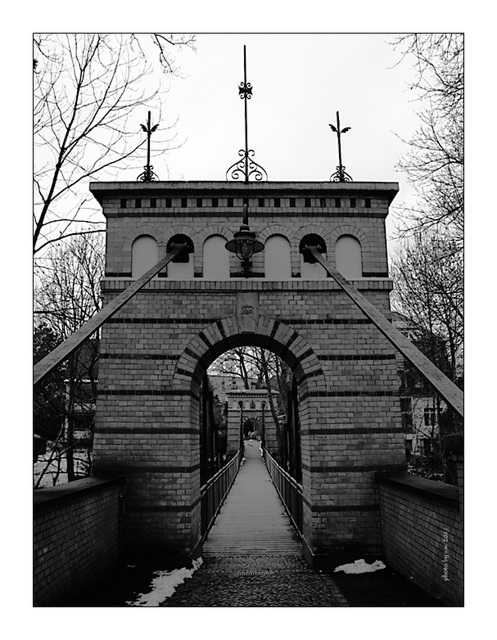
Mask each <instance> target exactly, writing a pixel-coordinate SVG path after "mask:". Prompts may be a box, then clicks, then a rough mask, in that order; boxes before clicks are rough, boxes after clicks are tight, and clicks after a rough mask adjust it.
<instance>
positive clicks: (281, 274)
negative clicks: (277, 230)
mask: <svg viewBox="0 0 497 640" xmlns="http://www.w3.org/2000/svg"><path fill="white" fill-rule="evenodd" d="M264 272H265V276H266V278H268V279H269V280H289V279H290V278H291V277H292V264H291V254H290V243H289V242H288V240H287V238H285V236H282V235H274V236H270V237H269V238H268V239H267V240H266V244H265V247H264Z"/></svg>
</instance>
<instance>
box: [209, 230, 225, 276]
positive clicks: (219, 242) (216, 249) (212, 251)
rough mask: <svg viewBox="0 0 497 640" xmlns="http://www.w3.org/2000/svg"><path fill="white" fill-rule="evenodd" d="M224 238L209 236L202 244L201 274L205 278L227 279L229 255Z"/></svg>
mask: <svg viewBox="0 0 497 640" xmlns="http://www.w3.org/2000/svg"><path fill="white" fill-rule="evenodd" d="M225 245H226V238H224V237H223V236H219V235H214V236H209V237H208V238H207V239H206V241H205V242H204V246H203V275H204V278H205V279H206V280H229V277H230V257H229V252H228V250H227V249H226V247H225Z"/></svg>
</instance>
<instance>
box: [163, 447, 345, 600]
mask: <svg viewBox="0 0 497 640" xmlns="http://www.w3.org/2000/svg"><path fill="white" fill-rule="evenodd" d="M347 604H348V603H347V601H346V599H345V598H344V597H343V595H342V594H341V593H340V591H339V589H338V587H337V586H336V584H335V582H334V581H333V579H332V578H331V577H330V576H329V575H326V574H321V573H318V572H316V571H313V570H312V569H310V568H309V567H308V566H307V565H306V563H305V562H304V560H303V559H302V557H301V544H300V542H299V540H298V537H297V535H296V533H295V531H294V529H293V528H292V526H291V525H290V522H289V520H288V517H287V516H286V515H285V513H284V509H283V505H282V504H281V501H280V499H279V496H278V494H277V493H276V489H275V488H274V486H273V484H272V482H271V479H270V477H269V474H268V472H267V470H266V467H265V465H264V462H263V461H262V460H261V456H260V451H259V443H258V442H256V441H249V442H247V443H246V445H245V463H244V464H243V466H242V467H241V468H240V471H239V473H238V476H237V478H236V480H235V483H234V484H233V487H232V489H231V491H230V493H229V495H228V498H227V500H226V503H225V504H224V506H223V508H222V511H221V513H220V515H219V516H218V518H217V520H216V523H215V524H214V526H213V528H212V529H211V531H210V533H209V537H208V539H207V541H206V543H205V545H204V552H203V564H202V566H201V567H200V568H199V569H198V570H197V571H196V572H195V573H194V575H193V577H192V579H189V580H186V581H185V582H184V583H183V584H182V585H180V586H179V587H178V588H177V590H176V592H175V593H174V595H173V596H172V597H171V598H169V599H168V600H166V601H165V602H164V603H163V604H162V605H161V606H164V607H339V606H347Z"/></svg>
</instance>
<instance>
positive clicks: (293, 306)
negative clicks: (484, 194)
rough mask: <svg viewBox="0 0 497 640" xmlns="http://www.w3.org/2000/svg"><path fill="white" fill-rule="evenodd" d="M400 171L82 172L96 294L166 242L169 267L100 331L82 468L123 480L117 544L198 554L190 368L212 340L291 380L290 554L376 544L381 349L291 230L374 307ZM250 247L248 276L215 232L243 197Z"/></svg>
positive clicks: (385, 363) (397, 449)
mask: <svg viewBox="0 0 497 640" xmlns="http://www.w3.org/2000/svg"><path fill="white" fill-rule="evenodd" d="M397 191H398V185H397V184H396V183H376V182H374V183H373V182H349V183H344V182H342V183H340V182H339V183H333V182H302V183H296V182H265V183H237V182H149V183H142V182H113V183H92V185H91V192H92V193H93V195H94V197H95V198H96V199H97V200H98V202H99V203H100V204H101V206H102V209H103V213H104V215H105V217H106V219H107V255H106V274H105V278H104V280H103V282H102V290H103V295H104V298H105V302H109V301H110V300H111V299H112V298H113V297H115V296H116V295H117V294H118V293H120V292H121V291H122V290H123V289H124V288H126V287H127V286H128V285H129V284H130V282H131V281H132V279H134V278H136V277H138V276H139V275H141V274H142V273H144V272H145V271H146V270H147V269H148V268H150V267H152V266H153V265H154V264H156V263H157V262H158V260H159V259H160V258H162V257H163V256H164V255H165V254H166V252H167V250H168V248H169V247H170V246H171V245H172V244H174V243H176V242H181V243H186V244H187V246H188V252H185V253H183V254H181V256H179V258H178V259H177V261H176V262H172V263H170V264H169V265H168V267H167V271H164V272H163V273H160V274H159V275H158V277H156V278H154V279H153V280H152V281H151V282H150V283H149V284H148V285H146V287H145V288H144V289H143V290H142V291H141V292H140V293H139V294H137V295H136V296H135V297H134V298H133V299H132V301H131V302H129V303H128V304H127V305H126V306H125V307H124V308H123V309H122V310H121V311H119V312H118V314H116V315H115V316H114V317H113V318H112V319H111V320H110V321H109V322H108V324H107V325H105V326H104V328H103V330H102V339H101V361H100V369H99V392H98V400H97V418H96V433H95V441H94V452H95V463H94V468H95V473H97V474H99V473H101V474H116V475H117V474H122V475H125V476H126V478H127V482H128V490H127V500H126V505H127V506H126V513H125V520H124V527H125V534H126V542H127V545H128V547H129V548H136V549H148V550H151V549H159V550H160V551H161V552H162V553H170V554H175V555H185V556H190V557H192V556H196V555H198V554H199V553H201V531H200V472H199V468H200V450H199V438H200V423H199V406H200V404H201V398H200V394H201V381H202V378H203V376H204V373H205V371H206V370H207V367H208V366H209V365H210V364H211V363H212V362H213V361H214V360H215V359H216V358H217V357H218V356H219V355H221V354H222V353H224V352H225V351H226V350H228V349H231V348H233V347H236V346H240V345H252V346H261V347H265V348H267V349H270V350H272V351H273V352H275V353H276V354H277V355H279V356H280V357H281V358H282V359H283V360H284V361H285V362H286V363H287V364H288V365H289V366H290V367H291V369H292V371H293V374H294V377H295V378H296V381H297V385H298V398H299V412H300V442H301V452H300V453H301V460H302V487H303V510H304V525H303V540H302V545H303V553H304V556H305V557H306V558H307V560H308V561H309V562H311V563H314V564H317V563H318V562H319V561H320V559H321V558H322V557H324V556H329V555H338V554H340V555H343V554H347V553H351V554H357V553H362V554H367V553H371V554H374V553H378V552H379V551H380V543H381V540H380V529H379V514H378V500H377V495H376V489H375V482H374V473H375V472H376V471H381V470H398V469H400V468H403V467H404V465H405V455H404V444H403V435H402V427H401V418H400V404H399V397H398V394H399V383H398V380H397V372H396V360H395V353H394V349H393V347H392V346H391V345H390V343H388V342H387V340H386V339H385V338H384V337H383V336H382V335H381V334H380V333H379V331H377V329H376V328H375V327H374V325H373V324H372V323H371V321H369V320H368V319H367V318H366V317H365V316H363V315H362V313H361V312H360V310H359V309H358V308H357V307H355V306H354V304H353V303H352V302H351V301H350V300H349V299H348V298H347V296H346V295H345V294H344V293H343V292H342V291H341V290H340V289H339V287H338V286H337V285H336V284H335V283H334V281H333V280H332V279H330V278H328V277H326V274H325V272H324V270H323V269H322V267H321V265H319V264H318V263H315V264H311V263H309V262H306V258H305V257H304V254H303V253H302V247H303V246H304V245H305V244H312V245H316V244H317V245H319V246H320V247H321V251H322V252H323V253H324V255H325V257H326V258H327V260H329V261H330V262H331V263H332V264H333V265H336V267H337V269H338V270H339V271H340V272H341V273H342V274H343V275H344V276H345V277H346V278H348V279H349V280H350V281H351V282H352V283H353V284H354V285H355V286H356V287H357V288H358V289H359V290H360V291H361V292H362V293H363V294H364V295H365V296H366V297H367V298H368V299H369V300H370V301H371V302H372V303H374V304H375V305H376V306H377V307H378V308H379V309H380V310H381V311H383V313H384V314H385V315H387V317H389V314H390V306H389V292H390V291H391V288H392V283H391V280H390V279H389V277H388V270H387V250H386V234H385V218H386V216H387V214H388V208H389V205H390V203H391V201H392V200H393V198H394V197H395V195H396V193H397ZM244 203H246V204H247V205H248V207H249V212H250V226H251V229H252V230H253V231H255V233H256V234H257V239H258V240H259V241H261V242H262V243H264V250H263V251H262V252H260V253H257V254H255V255H254V256H253V257H252V261H251V264H250V265H249V274H248V277H244V276H246V275H247V274H246V273H245V274H244V272H243V269H242V264H241V262H240V260H239V259H238V258H237V257H236V256H235V255H234V254H230V253H229V252H228V251H227V250H226V248H225V244H226V242H227V241H228V240H231V239H232V237H233V234H234V233H235V232H236V231H237V230H238V228H239V227H240V222H241V217H242V207H243V204H244Z"/></svg>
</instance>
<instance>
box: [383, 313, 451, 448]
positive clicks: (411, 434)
mask: <svg viewBox="0 0 497 640" xmlns="http://www.w3.org/2000/svg"><path fill="white" fill-rule="evenodd" d="M392 324H393V325H394V326H395V327H396V328H397V329H398V330H399V331H400V332H401V333H402V334H403V335H404V336H406V338H409V340H411V342H413V343H414V344H416V343H417V342H419V339H420V331H419V328H418V327H416V325H415V324H414V323H412V322H411V321H410V320H409V319H408V318H406V317H405V316H404V315H402V314H400V313H397V312H395V311H394V312H392ZM397 365H398V372H399V378H400V406H401V412H402V426H403V427H404V433H405V447H406V455H407V457H408V459H409V458H410V457H412V456H415V457H424V456H427V455H429V454H430V453H431V447H432V443H433V441H434V439H435V438H438V434H439V424H438V416H437V397H436V393H435V391H434V390H432V389H431V388H430V387H429V386H428V385H427V383H426V382H425V381H424V379H423V378H422V377H421V376H420V375H419V374H418V373H417V371H416V370H415V369H414V368H413V367H412V366H411V365H410V364H409V363H408V362H407V361H406V360H405V359H404V358H403V357H402V355H401V354H400V353H398V352H397ZM445 407H446V404H445V403H444V402H443V401H441V408H442V409H443V408H445Z"/></svg>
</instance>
